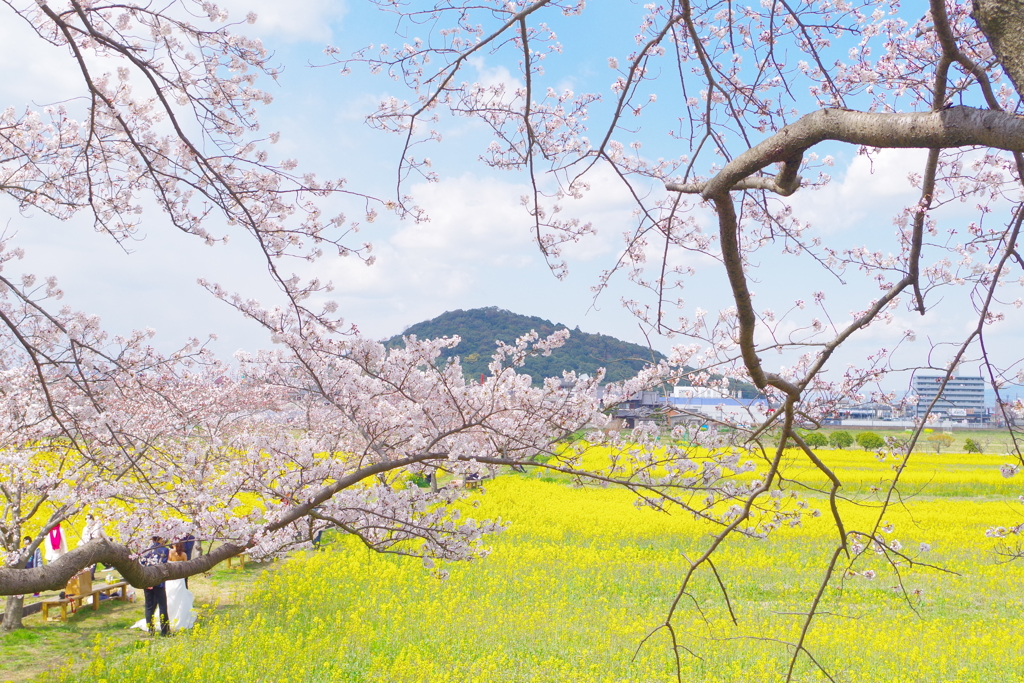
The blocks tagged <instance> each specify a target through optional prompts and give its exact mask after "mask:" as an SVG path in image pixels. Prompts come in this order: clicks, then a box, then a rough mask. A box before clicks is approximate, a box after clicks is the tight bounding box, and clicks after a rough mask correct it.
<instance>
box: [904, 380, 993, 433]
mask: <svg viewBox="0 0 1024 683" xmlns="http://www.w3.org/2000/svg"><path fill="white" fill-rule="evenodd" d="M943 379H944V376H943V375H917V376H916V377H914V393H915V394H917V416H918V417H922V416H923V415H924V414H925V412H926V411H927V410H928V406H929V405H931V402H932V401H933V400H935V397H936V396H938V395H939V388H940V387H941V386H942V381H943ZM932 414H933V415H934V416H935V417H936V418H938V419H939V420H955V421H958V422H962V421H967V422H984V421H985V420H986V419H987V417H988V411H987V410H986V408H985V380H984V378H982V377H950V378H949V381H948V382H947V383H946V388H945V389H944V390H943V392H942V396H940V397H939V400H938V401H937V402H936V403H935V407H934V408H932Z"/></svg>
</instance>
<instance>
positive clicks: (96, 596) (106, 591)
mask: <svg viewBox="0 0 1024 683" xmlns="http://www.w3.org/2000/svg"><path fill="white" fill-rule="evenodd" d="M116 590H120V591H121V594H120V596H119V597H120V599H121V600H125V601H126V600H128V582H126V581H118V582H117V583H98V584H96V585H95V586H93V587H92V590H91V591H90V592H88V593H83V594H82V595H67V596H65V597H63V598H53V599H50V600H43V601H42V605H43V621H44V622H46V621H49V620H50V608H51V607H60V620H61V621H67V620H68V605H71V612H72V614H74V613H75V612H77V611H78V609H79V608H80V607H81V606H82V601H83V600H85V599H86V598H88V597H90V596H91V597H92V608H93V609H94V610H96V609H99V608H100V596H101V595H106V596H107V597H108V598H109V597H111V595H110V594H111V593H113V592H114V591H116Z"/></svg>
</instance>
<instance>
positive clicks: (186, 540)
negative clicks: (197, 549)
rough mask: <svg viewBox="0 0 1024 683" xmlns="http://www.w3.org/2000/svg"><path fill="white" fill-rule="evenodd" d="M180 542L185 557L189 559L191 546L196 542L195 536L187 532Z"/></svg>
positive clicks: (190, 557)
mask: <svg viewBox="0 0 1024 683" xmlns="http://www.w3.org/2000/svg"><path fill="white" fill-rule="evenodd" d="M181 543H182V545H183V546H185V557H186V559H189V560H191V559H192V548H193V547H194V546H195V544H196V537H195V536H193V535H192V534H191V533H187V534H185V536H184V537H183V538H182V539H181Z"/></svg>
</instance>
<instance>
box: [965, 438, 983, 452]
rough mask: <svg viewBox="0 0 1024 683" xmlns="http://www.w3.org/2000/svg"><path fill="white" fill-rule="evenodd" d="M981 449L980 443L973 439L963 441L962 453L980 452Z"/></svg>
mask: <svg viewBox="0 0 1024 683" xmlns="http://www.w3.org/2000/svg"><path fill="white" fill-rule="evenodd" d="M982 451H983V449H982V447H981V444H980V443H978V442H977V441H975V440H974V439H967V441H964V453H981V452H982Z"/></svg>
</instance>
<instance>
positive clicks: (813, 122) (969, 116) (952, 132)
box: [666, 107, 1024, 199]
mask: <svg viewBox="0 0 1024 683" xmlns="http://www.w3.org/2000/svg"><path fill="white" fill-rule="evenodd" d="M825 140H835V141H837V142H846V143H849V144H853V145H864V146H867V147H878V148H884V149H918V148H926V149H927V148H931V149H949V148H953V147H972V146H980V147H991V148H994V149H1002V150H1006V151H1010V152H1024V117H1021V116H1016V115H1014V114H1008V113H1006V112H1001V111H989V110H984V109H975V108H973V107H950V108H949V109H943V110H942V111H937V112H921V113H910V114H874V113H867V112H858V111H850V110H847V109H819V110H818V111H816V112H814V113H812V114H808V115H807V116H804V117H803V118H801V119H800V120H798V121H797V122H796V123H793V124H790V125H788V126H786V127H785V128H782V129H781V130H779V132H778V133H776V134H775V135H773V136H771V137H770V138H768V139H767V140H765V141H764V142H762V143H760V144H759V145H756V146H755V147H752V148H750V149H748V150H747V151H746V152H744V153H743V154H741V155H739V156H738V157H736V158H735V159H734V160H732V161H731V162H729V163H728V164H726V166H725V168H723V169H722V170H721V172H719V173H718V175H716V176H715V177H714V178H712V179H711V180H709V181H707V182H706V183H691V184H687V185H682V186H668V185H666V188H667V189H670V190H675V191H677V192H685V193H688V194H700V195H701V196H702V197H703V198H704V199H711V198H712V197H715V196H717V195H720V194H721V193H723V192H728V191H731V190H742V189H754V188H755V186H757V185H761V184H764V185H765V187H757V188H756V189H771V190H773V191H778V189H776V188H775V187H771V186H770V185H772V182H771V179H768V178H763V179H762V178H755V177H751V176H753V174H755V173H757V172H759V171H761V170H762V169H764V168H765V167H767V166H768V165H770V164H774V163H779V162H782V163H783V164H784V167H783V172H781V173H780V174H779V176H778V177H777V178H776V179H775V181H774V185H776V186H777V187H778V188H780V189H784V188H786V187H787V186H788V183H785V182H784V181H783V178H782V176H783V175H784V174H795V172H794V171H793V170H788V171H787V168H786V167H787V166H788V167H790V168H791V167H792V165H793V161H792V160H793V159H798V158H800V156H801V155H802V154H803V153H804V152H805V151H806V150H808V149H810V148H811V147H813V146H814V145H816V144H818V143H820V142H824V141H825ZM787 177H789V176H787ZM753 181H756V182H753ZM747 183H749V185H748V184H747ZM780 194H783V193H782V192H780Z"/></svg>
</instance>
